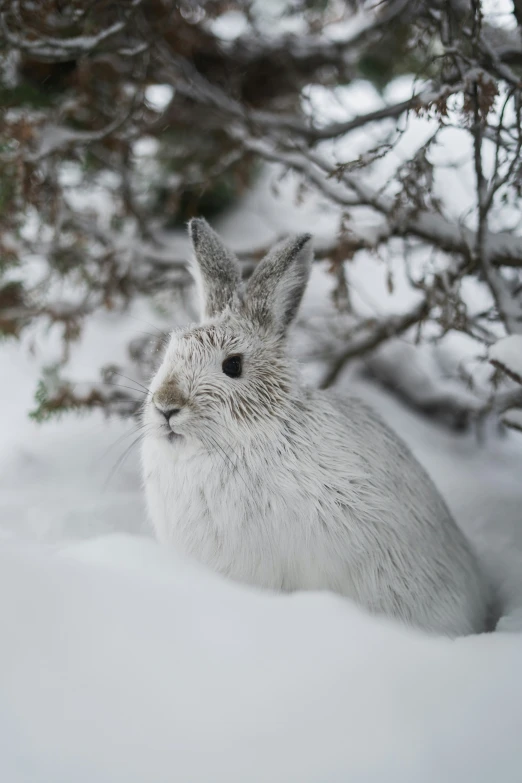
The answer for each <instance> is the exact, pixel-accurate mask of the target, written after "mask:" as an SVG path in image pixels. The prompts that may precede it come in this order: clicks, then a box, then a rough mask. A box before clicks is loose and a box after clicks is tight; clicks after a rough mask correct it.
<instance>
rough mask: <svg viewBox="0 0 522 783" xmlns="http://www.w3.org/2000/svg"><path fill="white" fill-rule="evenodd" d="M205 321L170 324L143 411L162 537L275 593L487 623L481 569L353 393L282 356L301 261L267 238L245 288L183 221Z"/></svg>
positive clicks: (146, 461) (300, 245) (456, 624)
mask: <svg viewBox="0 0 522 783" xmlns="http://www.w3.org/2000/svg"><path fill="white" fill-rule="evenodd" d="M189 230H190V235H191V238H192V244H193V248H194V274H195V276H196V280H197V284H198V288H199V292H200V295H201V299H202V319H201V324H200V325H196V326H190V327H188V328H186V329H181V330H177V331H174V333H173V334H172V337H171V339H170V343H169V346H168V348H167V350H166V353H165V356H164V359H163V363H162V365H161V367H160V368H159V370H158V372H157V374H156V376H155V377H154V379H153V381H152V384H151V387H150V392H151V395H150V397H149V399H148V402H147V404H146V407H145V412H144V433H145V434H144V438H143V470H144V481H145V489H146V495H147V505H148V510H149V514H150V517H151V520H152V523H153V525H154V528H155V530H156V533H157V536H158V537H159V538H160V540H161V541H163V542H166V543H168V544H171V545H173V546H175V547H177V548H178V549H179V550H181V551H183V552H185V553H186V554H188V555H191V556H193V557H195V558H196V559H197V560H199V561H201V562H202V563H206V564H207V565H208V566H209V567H210V568H212V569H215V570H216V571H219V572H220V573H222V574H226V575H227V576H230V577H232V578H233V579H236V580H238V581H241V582H247V583H250V584H253V585H259V586H262V587H267V588H273V589H276V590H322V589H327V590H333V591H334V592H336V593H339V594H341V595H343V596H348V597H349V598H352V599H353V600H354V601H356V602H358V603H359V604H361V605H362V606H363V607H366V608H367V609H368V610H370V611H372V612H376V613H381V614H386V615H391V616H394V617H396V618H399V619H400V620H402V621H403V622H405V623H407V624H409V625H412V626H416V627H418V628H423V629H426V630H428V631H433V632H438V633H442V634H447V635H449V636H456V635H459V634H469V633H473V632H480V631H482V630H484V627H485V619H486V610H487V590H486V586H485V583H484V582H483V580H482V577H481V575H480V572H479V566H478V563H477V562H476V560H475V557H474V555H473V554H472V551H471V549H470V547H469V546H468V543H467V542H466V540H465V538H464V536H463V534H462V533H461V532H460V530H459V529H458V528H457V526H456V524H455V523H454V521H453V519H452V517H451V515H450V513H449V511H448V509H447V507H446V505H445V503H444V501H443V500H442V498H441V496H440V495H439V493H438V492H437V490H436V489H435V487H434V485H433V484H432V482H431V480H430V479H429V477H428V476H427V474H426V473H425V471H424V470H423V468H422V467H421V466H420V464H419V463H418V462H417V461H416V459H415V458H414V457H413V455H412V454H411V453H410V451H409V450H408V448H407V447H406V446H405V444H404V443H402V441H401V440H400V439H399V438H398V437H397V435H395V433H394V432H392V430H390V429H389V428H388V427H387V426H386V425H385V424H384V422H382V421H381V419H380V418H379V417H378V416H377V415H376V414H375V413H374V412H373V411H372V410H371V409H370V408H368V407H367V406H366V405H365V404H364V403H363V402H361V401H360V400H359V399H355V398H350V397H345V396H344V394H339V395H338V396H337V395H335V394H334V393H331V392H322V391H316V390H313V389H309V388H306V387H304V386H303V385H302V384H301V383H300V382H299V378H298V375H297V368H296V366H295V363H294V361H293V360H292V358H291V357H290V356H289V355H288V353H287V347H286V333H287V330H288V327H289V325H290V323H291V322H292V320H293V318H294V317H295V315H296V313H297V310H298V307H299V304H300V301H301V297H302V295H303V291H304V289H305V286H306V283H307V280H308V276H309V272H310V266H311V261H312V250H311V242H310V236H309V235H303V236H299V237H296V238H292V239H290V240H288V241H286V242H283V243H282V244H279V245H277V246H276V247H275V248H274V249H273V250H272V251H271V252H270V253H269V254H268V255H267V256H266V258H265V259H264V260H263V261H261V262H260V263H259V264H258V266H257V267H256V269H255V271H254V273H253V275H252V277H251V278H250V280H249V281H248V284H247V285H246V287H245V288H244V289H243V287H242V284H241V278H240V271H239V266H238V263H237V260H236V258H235V257H234V255H233V254H232V253H231V252H229V251H228V250H227V249H226V248H225V247H224V246H223V244H222V242H221V240H220V239H219V237H218V236H217V234H215V233H214V231H213V230H212V229H211V228H210V227H209V226H208V225H207V223H206V222H205V221H204V220H201V219H195V220H192V221H191V223H190V229H189Z"/></svg>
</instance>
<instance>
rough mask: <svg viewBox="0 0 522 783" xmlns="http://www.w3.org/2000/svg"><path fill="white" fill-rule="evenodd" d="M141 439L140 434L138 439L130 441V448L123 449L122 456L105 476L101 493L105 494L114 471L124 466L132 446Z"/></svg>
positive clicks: (141, 435)
mask: <svg viewBox="0 0 522 783" xmlns="http://www.w3.org/2000/svg"><path fill="white" fill-rule="evenodd" d="M142 437H143V434H142V433H141V432H140V434H139V435H138V437H137V438H135V439H134V440H133V441H132V443H131V444H130V446H128V447H127V448H126V449H125V451H124V452H123V454H122V455H121V457H119V459H118V460H117V462H116V464H115V465H114V467H113V468H112V470H111V472H110V473H109V475H108V476H107V478H106V479H105V482H104V484H103V488H102V491H103V492H105V490H106V489H107V487H108V485H109V482H110V481H111V479H112V478H113V476H114V474H115V473H116V471H117V470H118V469H119V468H121V467H122V465H123V464H124V462H125V460H126V459H127V457H128V456H129V454H130V452H131V451H132V449H133V448H134V446H135V445H136V443H138V441H140V440H141V439H142Z"/></svg>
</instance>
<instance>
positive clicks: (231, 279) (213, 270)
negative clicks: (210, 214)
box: [189, 218, 241, 318]
mask: <svg viewBox="0 0 522 783" xmlns="http://www.w3.org/2000/svg"><path fill="white" fill-rule="evenodd" d="M189 234H190V238H191V240H192V247H193V249H194V259H193V264H192V273H193V275H194V278H195V281H196V285H197V287H198V291H199V296H200V300H201V316H202V318H215V317H216V316H218V315H220V313H222V312H223V310H225V308H227V307H231V308H232V307H235V306H237V305H238V303H239V297H238V290H239V286H240V283H241V273H240V269H239V263H238V261H237V259H236V257H235V255H234V253H232V252H231V251H230V250H228V249H227V248H226V247H225V245H224V244H223V243H222V241H221V239H220V238H219V237H218V235H217V234H216V232H215V231H213V230H212V229H211V228H210V226H209V225H208V223H207V221H206V220H204V219H203V218H193V219H192V220H191V221H190V223H189Z"/></svg>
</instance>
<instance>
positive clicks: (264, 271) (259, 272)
mask: <svg viewBox="0 0 522 783" xmlns="http://www.w3.org/2000/svg"><path fill="white" fill-rule="evenodd" d="M310 240H311V236H310V234H301V235H300V236H296V237H292V238H291V239H288V240H286V242H281V243H280V244H278V245H276V246H275V247H274V248H273V249H272V250H271V251H270V253H269V254H268V255H267V256H265V258H264V259H263V260H262V261H260V262H259V264H258V265H257V267H256V268H255V270H254V272H253V274H252V277H251V278H250V280H249V281H248V285H247V289H246V299H245V307H246V312H247V314H248V316H249V317H250V318H252V319H253V320H254V321H256V322H257V323H259V324H261V325H262V326H264V327H268V328H270V329H273V330H275V331H276V332H277V333H279V334H284V333H285V332H286V330H287V328H288V326H289V325H290V323H291V322H292V321H293V319H294V318H295V316H296V314H297V311H298V309H299V305H300V304H301V299H302V297H303V293H304V290H305V288H306V284H307V282H308V278H309V276H310V269H311V266H312V259H313V252H312V243H311V241H310Z"/></svg>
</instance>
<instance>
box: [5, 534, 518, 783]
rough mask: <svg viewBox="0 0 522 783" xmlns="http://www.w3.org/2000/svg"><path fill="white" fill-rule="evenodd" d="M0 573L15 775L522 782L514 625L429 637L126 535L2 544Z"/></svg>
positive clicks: (106, 782) (61, 779)
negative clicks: (239, 577)
mask: <svg viewBox="0 0 522 783" xmlns="http://www.w3.org/2000/svg"><path fill="white" fill-rule="evenodd" d="M102 560H104V561H105V562H104V563H102V562H101V561H102ZM82 561H83V562H82ZM0 586H1V589H0V612H1V616H2V629H3V641H2V646H1V648H0V691H1V693H2V699H1V701H0V736H1V737H2V739H1V743H2V746H3V747H2V749H1V753H0V773H1V777H2V780H5V781H9V783H22V781H24V783H25V781H31V783H44V782H45V783H66V782H67V783H69V782H70V781H74V783H84V782H85V783H92V781H96V782H97V783H120V782H121V783H144V782H145V781H146V783H163V782H164V781H166V780H179V781H202V782H203V781H205V782H208V783H220V781H223V783H225V782H226V783H244V782H245V781H249V783H256V781H260V782H261V781H271V783H291V782H292V781H296V782H297V781H299V782H300V783H308V782H309V783H322V782H323V781H331V782H332V783H335V782H336V781H339V783H341V782H342V781H346V780H353V781H365V783H371V782H372V781H383V782H384V781H386V783H394V782H395V781H397V783H399V781H400V783H408V782H411V783H414V782H415V783H418V781H420V780H422V781H423V783H432V782H433V783H440V781H441V780H444V781H459V783H462V781H470V783H471V781H473V783H482V782H483V783H486V782H487V783H489V782H490V781H492V780H501V781H503V783H511V782H512V783H515V781H517V782H518V781H519V780H520V761H521V759H520V754H521V751H520V725H521V722H522V679H521V678H520V675H519V669H520V658H521V655H522V637H520V635H518V634H516V635H509V634H506V633H502V634H501V633H497V634H494V635H482V636H479V637H475V638H466V639H461V640H457V641H456V642H450V641H447V640H444V639H436V638H433V639H432V638H429V637H421V636H420V635H419V636H417V635H414V634H412V633H409V632H407V631H405V630H403V629H400V628H399V627H395V626H393V625H392V624H387V623H386V622H384V621H377V620H375V619H372V618H370V617H368V616H366V615H364V614H363V613H362V612H361V611H360V610H358V609H356V608H355V607H354V606H352V605H351V604H350V603H348V602H345V601H343V600H341V599H338V598H335V597H334V596H331V595H328V594H322V595H321V594H310V593H308V594H294V595H287V596H275V595H269V594H261V593H255V592H249V591H247V590H246V589H240V588H238V587H236V586H234V585H232V584H231V583H226V582H224V581H221V580H220V579H218V577H216V576H213V575H211V574H209V573H205V572H203V571H200V570H199V569H198V568H197V567H196V566H192V565H189V564H188V563H185V562H183V561H181V560H177V559H176V558H175V557H174V556H172V555H169V554H168V553H167V552H166V551H163V550H160V549H159V548H158V547H157V546H156V545H155V544H153V543H148V542H147V541H139V540H137V539H135V540H132V539H130V538H129V539H126V538H121V537H119V538H116V539H106V540H105V541H98V542H97V543H94V544H91V545H90V547H87V546H86V545H84V546H83V547H81V548H80V549H78V547H76V549H75V548H72V549H71V548H69V549H65V550H64V549H62V551H61V553H60V554H56V553H54V554H52V553H50V552H46V551H44V550H37V549H35V550H34V551H27V550H26V551H24V550H21V549H18V548H17V547H16V546H14V545H12V546H11V547H10V548H7V549H4V550H3V551H2V552H0Z"/></svg>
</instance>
